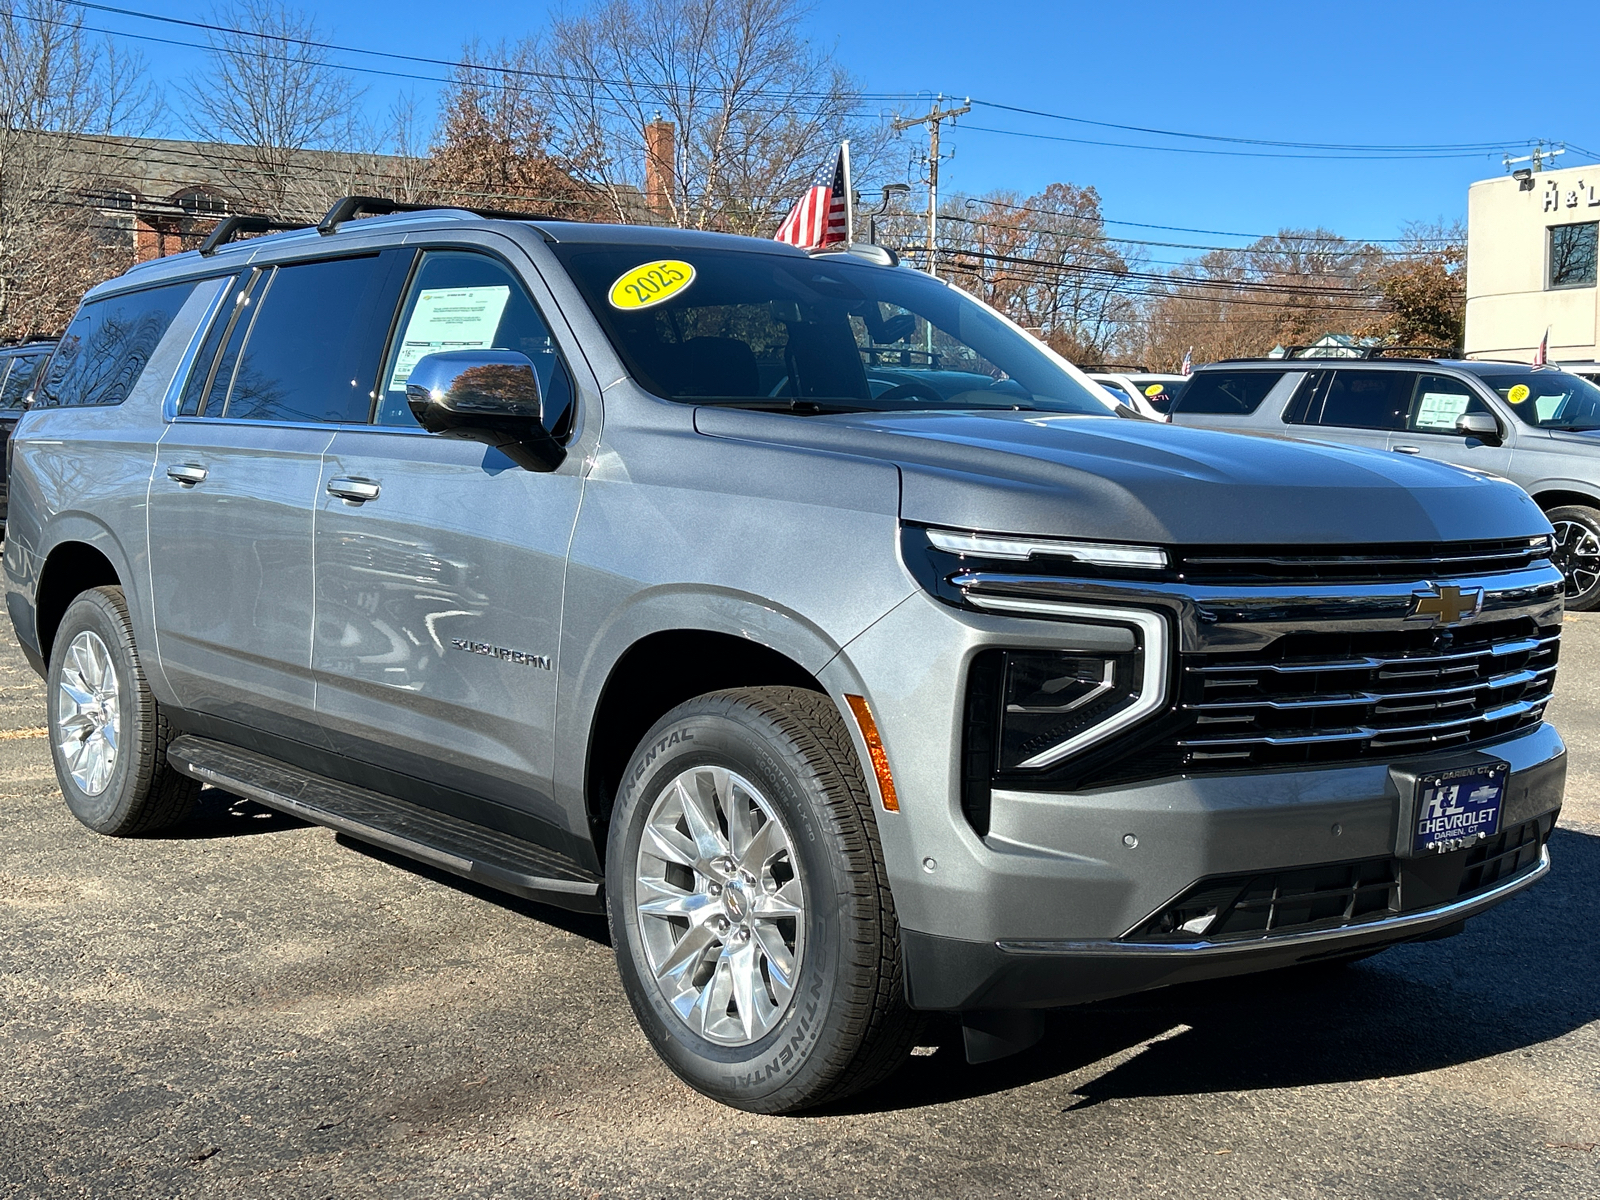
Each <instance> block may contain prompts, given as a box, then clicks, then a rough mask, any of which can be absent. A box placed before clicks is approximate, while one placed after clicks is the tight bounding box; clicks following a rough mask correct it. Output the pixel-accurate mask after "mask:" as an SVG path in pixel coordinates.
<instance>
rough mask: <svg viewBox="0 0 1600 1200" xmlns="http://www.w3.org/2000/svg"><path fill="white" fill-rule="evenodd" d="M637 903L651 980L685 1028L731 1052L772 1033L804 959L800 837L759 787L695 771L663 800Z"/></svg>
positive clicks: (723, 773)
mask: <svg viewBox="0 0 1600 1200" xmlns="http://www.w3.org/2000/svg"><path fill="white" fill-rule="evenodd" d="M634 877H635V880H636V885H635V887H636V890H635V897H634V902H635V905H636V907H637V910H638V916H639V933H640V937H641V938H642V940H643V942H644V952H645V956H646V958H647V959H648V961H649V968H650V974H651V975H652V976H654V978H655V983H656V986H657V987H658V988H659V989H660V990H661V996H662V998H663V999H665V1000H666V1002H667V1003H668V1004H669V1005H671V1006H672V1009H673V1011H674V1012H676V1013H677V1014H678V1016H679V1017H680V1018H682V1020H683V1022H684V1024H686V1025H688V1027H689V1028H690V1029H691V1030H693V1031H694V1032H695V1033H697V1034H699V1035H700V1036H701V1037H703V1038H705V1039H706V1040H707V1041H711V1042H716V1043H718V1044H719V1045H723V1046H747V1045H749V1044H750V1043H752V1042H755V1041H759V1040H760V1039H761V1038H762V1037H764V1036H765V1035H766V1034H767V1033H769V1032H771V1030H772V1028H773V1026H775V1025H776V1024H777V1023H778V1021H779V1019H780V1018H782V1016H783V1014H784V1012H785V1011H787V1009H788V1007H789V1002H790V1000H791V999H792V998H793V996H794V989H795V980H796V977H797V975H798V973H799V970H800V961H801V958H802V956H803V954H804V952H805V895H804V892H803V890H802V888H801V884H800V878H799V875H798V873H797V871H796V869H795V863H794V852H793V850H792V849H791V847H790V843H789V834H788V831H787V830H786V829H785V828H784V826H783V822H782V821H781V820H780V819H779V818H778V815H777V813H776V812H775V811H774V809H773V807H772V805H771V804H770V803H768V801H767V799H766V797H764V796H763V795H762V794H761V793H760V792H759V791H758V790H757V789H756V787H755V785H754V784H752V783H751V782H750V781H749V780H748V779H745V778H744V777H743V776H740V775H736V774H734V773H733V772H732V771H729V770H727V769H725V768H723V767H693V768H691V769H689V770H687V771H684V772H683V773H682V774H680V775H679V776H677V778H675V779H674V780H673V781H672V782H671V783H669V784H668V785H667V787H666V788H665V789H664V790H663V791H662V793H661V794H660V795H659V796H658V797H656V801H655V804H654V806H653V807H652V808H651V810H650V816H649V818H648V819H647V820H646V821H645V825H644V831H643V834H642V836H641V837H640V840H639V858H638V865H637V867H636V869H635V872H634Z"/></svg>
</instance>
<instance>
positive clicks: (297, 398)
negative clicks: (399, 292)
mask: <svg viewBox="0 0 1600 1200" xmlns="http://www.w3.org/2000/svg"><path fill="white" fill-rule="evenodd" d="M390 265H391V263H390V262H385V261H384V260H383V259H382V258H380V257H379V256H378V255H369V256H367V257H363V258H342V259H332V260H328V261H324V262H310V263H291V264H289V265H287V266H280V267H275V268H273V270H272V272H271V275H270V277H269V278H267V280H266V281H265V283H264V285H258V286H257V287H256V288H255V289H254V291H253V292H252V294H251V302H250V305H249V307H252V308H254V310H255V311H254V313H253V314H252V315H251V316H250V317H249V329H248V331H247V332H246V333H245V334H244V338H243V341H244V345H243V349H242V350H239V351H237V361H235V362H231V363H230V361H229V359H230V358H231V357H232V351H233V348H234V347H235V346H237V345H238V335H239V323H240V322H238V321H236V322H235V328H234V331H233V333H232V334H230V335H229V339H228V347H227V348H226V349H224V351H223V355H222V358H221V360H220V361H219V362H218V366H217V371H216V374H215V377H214V378H213V380H212V383H211V388H210V391H209V394H208V395H207V398H206V403H205V408H204V409H203V410H202V411H203V413H204V415H205V416H208V417H211V416H217V415H221V416H223V417H226V418H228V419H230V420H239V421H301V422H304V421H328V422H336V423H337V422H342V423H359V424H363V425H364V424H366V422H367V420H368V418H369V416H370V414H371V411H372V393H373V388H374V385H375V383H376V372H377V365H378V359H379V356H380V355H381V354H382V353H383V339H384V337H385V335H386V334H387V333H388V331H389V318H390V316H391V315H392V314H393V312H394V304H393V301H392V299H390V300H388V301H387V302H386V300H385V294H386V291H387V286H386V285H387V281H388V278H389V275H390V270H389V268H390ZM257 297H259V299H257ZM240 316H241V319H242V318H243V314H240ZM219 402H220V404H221V412H220V414H219V413H218V411H217V409H218V405H219Z"/></svg>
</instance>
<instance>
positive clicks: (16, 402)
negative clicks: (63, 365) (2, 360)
mask: <svg viewBox="0 0 1600 1200" xmlns="http://www.w3.org/2000/svg"><path fill="white" fill-rule="evenodd" d="M44 360H45V356H44V355H43V354H18V355H16V356H15V357H14V358H12V360H11V370H10V371H9V372H7V374H6V381H5V384H4V386H0V412H15V411H16V410H17V409H19V408H21V407H22V400H23V397H25V396H26V395H27V394H28V385H29V384H31V383H32V382H33V377H34V376H35V375H36V374H38V371H39V364H40V363H42V362H44Z"/></svg>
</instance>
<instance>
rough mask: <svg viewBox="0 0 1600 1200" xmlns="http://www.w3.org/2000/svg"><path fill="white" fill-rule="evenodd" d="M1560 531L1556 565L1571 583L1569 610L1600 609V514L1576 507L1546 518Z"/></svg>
mask: <svg viewBox="0 0 1600 1200" xmlns="http://www.w3.org/2000/svg"><path fill="white" fill-rule="evenodd" d="M1545 516H1546V517H1548V518H1549V519H1550V524H1551V525H1552V526H1553V527H1554V528H1555V531H1556V552H1555V555H1554V558H1555V564H1556V566H1557V567H1559V568H1560V569H1561V574H1562V576H1563V577H1564V578H1565V579H1566V581H1567V607H1568V608H1570V609H1572V610H1573V611H1574V612H1591V611H1593V610H1594V609H1596V608H1600V511H1597V510H1595V509H1592V508H1589V507H1587V506H1585V505H1580V504H1572V505H1567V506H1565V507H1563V508H1553V509H1551V510H1550V511H1549V512H1547V513H1546V514H1545Z"/></svg>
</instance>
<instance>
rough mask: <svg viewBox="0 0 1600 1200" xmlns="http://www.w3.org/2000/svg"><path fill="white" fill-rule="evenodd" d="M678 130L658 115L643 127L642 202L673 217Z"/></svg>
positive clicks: (656, 211)
mask: <svg viewBox="0 0 1600 1200" xmlns="http://www.w3.org/2000/svg"><path fill="white" fill-rule="evenodd" d="M677 162H678V130H677V127H676V126H675V125H673V123H672V122H671V121H663V120H662V119H661V114H660V113H657V114H656V119H655V120H654V121H651V122H650V124H648V125H646V126H645V127H644V202H645V203H646V204H648V205H649V206H650V211H651V212H653V213H655V214H656V215H657V216H659V217H666V218H668V219H670V218H671V216H672V197H673V192H674V191H676V189H677V182H678V169H677Z"/></svg>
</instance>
